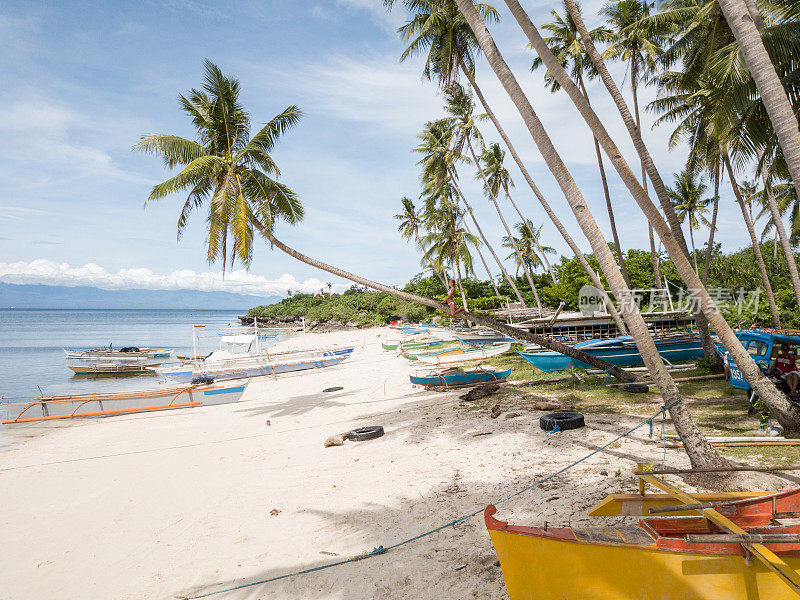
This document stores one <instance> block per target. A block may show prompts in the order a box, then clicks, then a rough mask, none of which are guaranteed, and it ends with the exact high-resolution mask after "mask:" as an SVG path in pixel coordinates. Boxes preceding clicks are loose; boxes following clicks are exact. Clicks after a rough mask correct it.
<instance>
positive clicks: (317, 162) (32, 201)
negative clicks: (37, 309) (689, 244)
mask: <svg viewBox="0 0 800 600" xmlns="http://www.w3.org/2000/svg"><path fill="white" fill-rule="evenodd" d="M496 4H497V6H498V8H500V5H501V4H502V3H499V2H498V3H496ZM524 4H525V5H526V6H527V7H528V8H529V10H530V12H531V16H532V18H533V19H534V21H535V22H536V23H537V24H541V23H544V22H547V21H548V20H549V19H548V14H547V12H548V10H549V8H550V7H551V6H555V5H556V3H555V2H526V3H524ZM559 4H560V3H559ZM599 5H600V3H599V2H597V1H596V0H592V1H591V2H584V13H585V15H586V17H587V20H588V21H590V22H592V21H596V20H597V17H596V16H595V15H596V9H597V7H598V6H599ZM501 12H502V17H503V19H502V22H501V23H500V24H499V25H496V26H493V27H492V28H491V31H492V33H493V34H494V35H495V39H496V41H497V43H498V46H499V47H500V50H501V51H502V52H503V53H504V54H505V56H506V59H507V60H508V62H509V63H510V64H511V66H512V68H513V69H514V71H515V73H516V75H517V77H518V79H519V80H520V82H521V83H522V85H523V86H524V87H525V89H526V91H527V92H528V94H529V97H530V98H531V100H532V101H533V103H534V107H535V108H536V110H537V112H538V113H539V115H540V117H541V118H542V120H543V121H544V123H545V126H546V127H547V128H548V130H549V132H550V134H551V136H552V137H553V139H554V141H555V143H556V146H557V148H558V149H559V150H560V151H561V152H562V154H563V157H564V158H565V160H566V161H567V163H568V165H569V167H570V169H571V170H572V172H573V174H574V176H575V178H576V179H577V180H578V183H579V185H580V186H581V189H582V191H583V192H584V195H585V196H586V198H587V200H588V202H589V206H590V207H591V209H592V210H593V212H594V214H595V217H596V218H597V220H598V221H599V222H600V223H601V227H602V228H603V230H604V232H605V233H607V234H608V235H607V237H608V238H609V239H610V232H609V229H608V227H607V216H606V214H605V202H604V199H603V196H602V189H601V187H600V181H599V176H598V175H597V168H596V163H595V158H594V148H593V145H592V141H591V136H590V135H589V134H588V130H587V129H586V127H585V126H584V124H583V122H582V121H581V120H580V117H579V116H578V114H577V112H576V111H575V110H574V109H573V108H572V106H571V105H570V104H569V102H568V101H567V99H566V97H565V96H563V95H562V94H556V95H552V94H550V93H549V92H548V91H546V90H545V88H544V86H543V85H542V74H543V73H542V72H536V73H530V71H529V66H530V61H531V53H530V51H529V50H527V49H526V45H525V39H524V37H523V35H522V32H521V31H520V30H519V28H518V27H517V26H516V24H515V23H514V22H513V18H512V17H511V15H510V14H509V13H508V12H507V10H505V8H504V5H503V9H502V10H501ZM404 18H405V15H404V13H403V11H402V10H399V9H395V11H394V12H393V13H391V14H388V13H387V12H386V11H385V9H384V8H383V6H382V2H381V0H327V1H324V2H323V1H319V0H317V1H304V0H293V1H291V2H285V1H269V0H261V1H244V2H227V3H220V2H210V1H206V0H164V1H160V0H149V1H145V2H140V3H129V2H116V3H115V2H63V3H42V2H11V3H5V4H4V10H3V11H2V13H0V73H2V77H1V78H0V79H1V80H2V81H3V85H2V86H0V100H1V101H2V106H3V107H4V109H3V112H4V114H3V118H2V119H0V135H1V136H2V138H3V140H4V143H3V144H2V145H0V178H2V181H3V186H2V189H1V191H0V280H3V281H9V282H15V283H22V282H36V283H58V284H84V285H85V284H89V285H100V286H102V287H110V288H114V287H151V288H152V287H155V288H159V287H161V288H174V287H188V288H196V289H226V290H229V291H243V292H248V291H249V292H252V293H275V292H282V291H284V290H285V289H286V288H287V287H292V288H293V289H300V288H305V289H313V288H316V287H317V286H318V285H319V282H320V281H322V282H327V281H333V282H334V283H336V284H342V285H341V287H345V286H346V284H345V283H344V282H340V281H338V280H336V279H334V278H331V277H329V276H328V275H327V274H325V273H320V272H318V271H316V270H314V269H311V268H309V267H306V266H305V265H302V264H300V263H298V262H296V261H294V260H293V259H291V258H289V257H287V256H285V255H283V254H282V253H281V252H279V251H277V250H276V251H271V250H269V248H268V246H267V245H266V243H260V244H259V248H258V250H257V251H256V255H255V260H254V263H253V265H252V268H251V270H250V273H244V272H243V271H238V272H235V273H232V274H230V275H229V276H228V277H227V278H226V279H225V280H223V279H222V277H221V276H220V275H219V273H218V272H219V271H220V270H221V268H220V266H219V265H213V266H209V265H208V264H207V263H206V262H205V259H204V256H205V255H204V245H203V236H204V233H205V231H204V227H205V222H204V216H203V214H202V213H197V214H196V215H195V217H194V218H193V219H192V221H191V224H190V226H189V227H188V229H187V231H186V233H185V235H184V236H183V238H182V240H181V241H180V242H177V241H176V236H175V222H176V219H177V215H178V209H179V205H180V203H182V198H180V197H177V196H176V197H175V198H173V199H167V200H163V201H160V202H158V203H154V204H151V205H148V206H147V208H143V201H144V199H145V198H146V197H147V194H148V191H149V189H150V187H152V185H153V184H154V183H157V182H158V181H161V180H163V179H164V178H166V177H167V175H168V173H167V171H165V169H164V168H163V167H162V165H161V162H160V161H159V160H158V159H157V158H155V157H152V156H147V155H139V154H134V153H132V152H131V147H132V146H133V145H134V144H135V142H136V141H137V139H138V137H139V136H140V135H142V134H146V133H177V134H179V135H184V136H187V137H191V136H192V130H191V128H190V126H189V123H188V121H187V119H186V118H184V116H183V115H182V113H181V112H180V111H179V110H178V108H177V104H176V95H177V94H178V93H179V92H185V91H187V90H188V89H190V88H191V87H193V86H194V87H197V86H199V84H200V82H201V78H202V61H203V59H204V58H206V57H208V58H210V59H211V60H213V61H214V62H216V63H217V64H219V65H220V66H221V67H222V68H223V70H224V71H225V72H226V73H228V74H230V75H235V76H236V77H238V78H239V80H240V81H241V84H242V90H243V92H242V100H243V103H244V105H245V106H246V107H247V109H248V110H249V111H250V113H251V115H252V119H253V121H254V124H260V123H263V122H265V121H267V120H268V119H270V118H271V117H272V116H274V115H275V114H276V113H278V112H279V111H281V110H282V109H283V108H284V107H285V106H287V105H289V104H297V105H299V106H300V107H301V108H302V109H303V111H304V113H305V116H304V118H303V119H302V121H301V123H300V124H299V126H298V127H296V128H295V129H294V130H292V131H290V132H289V133H288V134H287V135H286V136H285V137H284V138H283V140H282V141H281V142H280V143H279V145H278V147H277V148H276V150H275V152H274V155H273V156H274V158H275V160H276V161H277V163H278V165H279V166H280V168H281V170H282V172H283V177H282V180H283V181H284V182H285V183H287V184H288V185H290V186H291V187H293V188H294V189H295V190H296V191H297V192H298V193H299V194H300V196H301V198H302V200H303V202H304V204H305V207H306V219H305V221H304V222H303V223H302V224H301V225H300V226H299V227H296V228H291V227H288V226H282V227H281V228H280V229H279V231H278V234H279V237H280V238H282V239H283V240H284V241H285V242H287V243H288V244H290V245H292V246H294V247H295V248H297V249H299V250H301V251H304V252H305V253H307V254H310V255H311V256H314V257H316V258H319V259H322V260H325V261H326V262H329V263H332V264H335V265H337V266H340V267H343V268H347V269H349V270H352V271H355V272H357V273H359V274H362V275H365V276H368V277H370V278H373V279H377V280H379V281H383V282H386V283H390V284H403V283H405V282H406V281H407V280H408V279H409V278H410V277H411V276H412V275H413V274H414V273H416V272H418V271H419V256H418V255H417V253H416V252H415V250H414V249H413V248H412V247H411V246H409V245H408V244H406V243H405V242H403V241H402V240H401V239H400V238H399V235H398V234H397V232H396V223H395V222H394V221H393V219H392V215H393V214H395V213H396V212H398V209H399V201H400V198H401V197H402V196H409V197H411V198H416V197H417V195H418V193H419V186H418V182H417V177H418V169H417V167H416V165H415V163H416V160H417V157H416V156H415V155H414V154H413V153H411V152H410V150H411V148H412V147H413V146H414V145H415V143H416V140H415V135H416V133H417V132H418V131H419V130H420V129H421V127H422V126H423V124H424V122H425V121H427V120H430V119H433V118H437V117H438V116H440V115H441V99H440V98H439V97H437V96H436V87H435V86H434V85H433V84H431V83H428V82H427V81H424V80H423V79H422V77H421V72H422V67H421V61H420V60H414V61H409V62H407V63H404V64H400V63H399V62H398V57H399V55H400V53H401V52H402V50H403V45H402V42H401V41H400V40H399V39H398V37H397V35H396V33H395V30H396V28H397V26H398V25H400V24H401V23H402V22H403V20H404ZM614 72H615V75H616V77H617V79H618V81H621V80H622V78H623V77H624V74H625V72H624V68H623V67H621V66H615V67H614ZM479 74H480V75H479V83H480V84H481V86H482V87H483V88H484V90H485V93H486V95H487V97H488V98H489V101H490V102H491V104H492V105H493V106H494V107H496V112H497V113H498V114H499V116H500V118H501V120H502V121H503V123H504V125H505V126H506V128H507V131H508V132H509V134H510V135H511V137H512V139H513V140H514V142H515V144H516V145H517V147H518V150H519V151H520V153H521V155H522V156H523V159H524V160H525V161H526V163H527V164H528V165H529V169H530V170H531V172H532V173H533V175H534V177H535V178H536V180H537V182H538V184H539V186H540V187H541V188H542V190H543V192H544V193H545V194H546V195H547V197H548V198H549V199H550V201H551V203H552V205H553V206H554V207H556V209H557V212H558V213H559V215H560V216H561V217H562V219H563V220H564V221H565V222H566V223H567V224H568V227H569V229H570V230H571V231H572V232H573V234H574V236H575V237H576V239H579V240H580V245H581V246H582V247H583V248H585V249H587V250H588V248H589V246H588V243H587V242H585V240H584V239H583V237H582V236H581V235H580V234H579V229H578V227H577V225H575V220H574V218H573V217H572V214H571V212H570V211H569V209H568V207H567V205H566V201H565V200H564V198H563V196H562V195H561V194H560V192H559V191H558V188H557V186H556V185H555V182H554V180H553V178H552V176H551V175H550V174H549V172H548V171H547V170H546V168H545V167H544V164H543V162H542V159H541V157H540V156H539V155H538V152H537V151H536V148H535V145H534V144H533V142H532V140H531V138H530V136H529V134H528V133H527V131H526V130H525V129H524V126H523V124H522V122H521V119H520V118H519V115H518V114H517V113H516V112H515V109H514V108H513V106H512V105H511V103H510V101H509V100H508V99H507V97H506V96H505V94H504V93H503V91H502V89H501V88H500V87H499V84H498V83H497V82H496V80H495V79H494V77H493V75H492V73H491V72H490V70H489V68H488V65H486V64H485V63H480V64H479ZM625 91H626V93H627V92H628V91H629V90H628V88H627V87H626V88H625ZM590 94H592V99H593V104H594V106H595V107H596V110H597V111H598V112H599V113H600V115H601V117H603V118H604V119H606V120H607V123H608V125H610V127H609V128H610V130H611V132H612V135H615V138H616V140H617V142H618V144H620V146H621V147H623V148H624V149H625V150H626V155H627V156H628V159H629V161H631V165H632V166H633V167H634V170H638V169H637V168H636V165H637V164H638V163H636V162H635V161H634V155H633V152H632V151H631V148H630V144H629V143H627V142H626V138H627V136H626V135H624V134H625V132H624V129H623V126H622V124H621V122H620V120H619V118H618V117H617V116H616V112H615V111H614V110H612V106H611V103H610V100H608V99H607V95H606V94H605V93H604V90H601V89H600V86H599V85H598V84H593V85H591V86H590ZM645 95H646V96H649V97H652V91H649V90H648V91H645ZM649 120H650V117H646V121H649ZM483 133H484V136H485V137H486V139H487V141H495V140H497V138H498V136H497V135H496V132H494V131H493V130H492V128H491V124H490V123H488V122H487V123H486V125H484V126H483ZM668 133H669V132H668V131H667V130H666V129H662V130H656V131H650V130H649V125H648V126H647V127H646V128H645V134H646V139H647V141H648V142H649V145H650V147H651V150H652V151H653V153H654V155H655V157H656V161H657V164H658V166H659V168H660V169H661V172H662V175H663V176H664V178H665V179H667V180H671V179H672V173H673V171H676V170H678V169H679V168H680V166H681V165H682V163H683V162H684V160H685V153H684V151H683V150H682V149H678V150H676V151H673V152H669V151H668V150H667V149H666V146H667V144H666V140H667V137H668ZM508 166H509V169H510V170H511V172H512V177H513V178H514V180H515V182H516V183H517V188H516V192H515V197H516V199H517V201H518V202H519V204H520V205H521V206H522V207H523V210H525V211H526V212H527V213H528V214H529V215H530V217H531V218H532V219H533V221H534V222H535V223H537V224H541V223H544V224H545V227H544V234H543V235H544V236H545V240H546V242H547V244H548V245H551V246H554V247H556V248H557V249H558V250H559V251H560V252H562V253H566V252H568V249H567V248H566V245H565V244H564V243H563V242H562V241H561V240H560V239H559V238H558V237H557V233H556V231H555V229H554V227H553V226H552V225H551V224H550V223H549V222H545V219H546V217H545V215H544V214H543V213H542V211H541V209H540V208H539V206H538V204H537V203H535V201H534V200H533V199H532V197H531V194H530V192H529V191H526V190H527V187H526V186H525V185H524V181H523V179H522V176H521V175H520V174H519V173H518V172H517V170H516V168H514V166H513V165H512V164H511V160H510V157H509V160H508ZM461 178H462V180H463V187H464V190H465V193H467V194H468V195H469V196H470V197H471V198H472V204H473V205H474V206H475V207H476V213H477V214H478V217H479V219H480V220H481V222H482V224H483V225H484V229H485V231H486V232H487V235H489V237H490V239H491V240H492V241H493V242H495V243H496V244H499V240H500V237H501V236H502V235H503V232H502V226H501V225H500V223H499V221H498V219H497V216H496V214H495V213H494V212H493V209H492V208H491V206H490V205H489V203H488V202H487V201H485V200H483V199H482V198H481V197H480V194H481V192H480V187H479V185H478V184H477V183H476V182H474V181H473V180H472V173H470V172H468V171H467V170H464V172H463V173H462V176H461ZM610 179H611V185H612V194H613V200H614V202H615V206H616V207H617V221H618V227H619V231H620V236H621V241H622V244H623V247H625V248H628V247H638V248H646V247H647V244H648V242H647V228H646V224H645V220H644V217H643V216H641V214H640V213H639V211H638V209H637V208H636V206H635V204H634V202H633V201H632V200H631V198H630V196H629V195H628V194H627V192H626V190H625V188H624V186H622V184H621V182H620V181H619V179H618V178H617V177H616V174H610ZM509 210H510V206H509ZM509 218H510V215H509ZM719 220H720V230H719V237H720V238H721V241H722V243H723V245H724V246H725V247H726V248H727V249H735V248H740V247H743V246H744V245H746V244H747V243H748V239H747V233H746V231H745V229H744V227H743V226H742V225H741V224H740V217H739V216H738V209H736V207H735V205H734V204H733V201H732V199H731V193H730V192H729V187H728V186H727V184H726V185H725V186H724V188H723V195H722V199H721V203H720V217H719ZM699 235H700V236H705V235H707V231H704V232H701V233H700V234H699ZM698 245H699V244H698ZM479 274H480V275H483V274H482V273H479Z"/></svg>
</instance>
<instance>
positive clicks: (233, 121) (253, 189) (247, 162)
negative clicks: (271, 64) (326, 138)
mask: <svg viewBox="0 0 800 600" xmlns="http://www.w3.org/2000/svg"><path fill="white" fill-rule="evenodd" d="M204 70H205V77H204V82H203V86H202V88H201V89H199V90H198V89H194V88H193V89H192V90H191V91H190V92H189V94H188V95H187V96H184V95H183V94H179V95H178V104H179V105H180V107H181V109H182V110H183V111H184V112H185V113H186V114H187V115H189V117H191V119H192V125H194V127H195V129H196V130H197V133H196V139H195V141H192V140H187V139H185V138H183V137H179V136H176V135H164V134H152V135H145V136H142V137H141V139H140V140H139V142H138V143H137V144H136V146H135V147H134V149H135V150H137V151H140V152H146V153H149V154H156V155H160V156H161V157H162V158H163V159H164V164H165V165H166V166H167V167H169V168H170V169H172V168H175V167H177V166H183V169H182V170H181V171H180V172H179V173H178V174H177V175H175V176H173V177H171V178H169V179H167V180H166V181H163V182H162V183H159V184H158V185H156V186H154V187H153V189H152V190H151V192H150V195H149V196H148V197H147V202H149V201H150V200H158V199H161V198H164V197H165V196H169V195H171V194H173V193H176V192H186V191H188V192H189V195H188V197H187V198H186V201H185V202H184V204H183V208H182V209H181V213H180V216H179V217H178V239H180V236H181V233H182V232H183V229H184V227H185V226H186V222H187V219H188V217H189V215H190V213H191V212H192V210H194V209H195V208H199V207H201V206H202V205H203V204H207V207H208V217H207V222H208V238H207V241H206V246H207V259H208V262H209V263H214V262H216V261H218V260H219V261H221V262H222V266H223V270H224V269H225V265H226V263H227V262H228V257H230V265H231V266H233V264H234V263H235V261H236V260H237V259H238V260H239V261H240V262H241V263H242V264H243V265H244V266H245V267H249V266H250V263H251V261H252V257H253V230H254V228H253V223H252V219H253V218H257V219H259V220H260V221H261V223H263V224H265V225H266V226H267V227H269V228H271V227H272V226H273V225H274V224H275V222H276V221H279V220H283V221H286V222H287V223H289V224H296V223H299V222H300V221H301V220H302V218H303V205H302V203H301V202H300V199H299V198H298V197H297V194H295V192H293V191H292V190H291V189H289V188H288V187H287V186H286V185H284V184H282V183H279V182H278V181H277V179H276V178H277V177H279V176H280V174H281V172H280V169H278V165H276V164H275V161H274V160H273V159H272V157H271V156H270V154H269V153H270V152H271V151H272V149H273V148H274V147H275V143H276V142H277V140H278V138H280V136H281V135H282V134H283V133H285V132H286V131H287V130H288V129H289V128H291V127H293V126H294V125H295V124H296V123H297V122H298V120H299V119H300V117H301V116H302V113H301V111H300V109H299V108H298V107H297V106H288V107H286V108H285V109H284V110H283V111H282V112H281V113H279V114H278V115H276V116H275V117H273V118H272V119H271V120H270V121H269V122H267V124H266V125H264V127H262V128H261V129H260V130H259V131H258V132H257V133H256V134H255V135H253V136H251V135H250V115H249V114H248V113H247V112H246V111H245V110H244V108H243V107H242V105H241V103H240V101H239V93H240V86H239V82H238V80H236V79H234V78H231V77H226V76H225V75H224V74H223V73H222V70H221V69H220V68H219V67H218V66H217V65H215V64H214V63H212V62H211V61H210V60H208V59H206V60H205V63H204ZM229 246H230V247H229Z"/></svg>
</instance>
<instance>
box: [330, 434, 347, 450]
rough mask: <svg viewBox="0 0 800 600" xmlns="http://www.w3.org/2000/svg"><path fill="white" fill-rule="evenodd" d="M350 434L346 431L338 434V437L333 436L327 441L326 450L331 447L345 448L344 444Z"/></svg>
mask: <svg viewBox="0 0 800 600" xmlns="http://www.w3.org/2000/svg"><path fill="white" fill-rule="evenodd" d="M349 434H350V432H349V431H345V432H344V433H337V434H336V435H332V436H331V437H329V438H328V439H327V440H325V444H324V446H325V447H326V448H330V447H331V446H344V442H345V440H346V439H347V436H348V435H349Z"/></svg>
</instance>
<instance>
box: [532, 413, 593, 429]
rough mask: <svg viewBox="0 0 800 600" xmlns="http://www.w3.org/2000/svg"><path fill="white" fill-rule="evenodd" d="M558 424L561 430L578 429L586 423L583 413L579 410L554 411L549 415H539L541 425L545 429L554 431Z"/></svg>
mask: <svg viewBox="0 0 800 600" xmlns="http://www.w3.org/2000/svg"><path fill="white" fill-rule="evenodd" d="M556 425H557V426H558V429H559V431H567V430H568V429H578V428H580V427H583V426H584V425H586V423H585V422H584V420H583V415H582V414H581V413H577V412H567V411H562V412H554V413H550V414H549V415H544V416H543V417H539V427H541V428H542V429H544V430H545V431H553V430H554V429H555V428H556Z"/></svg>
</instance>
